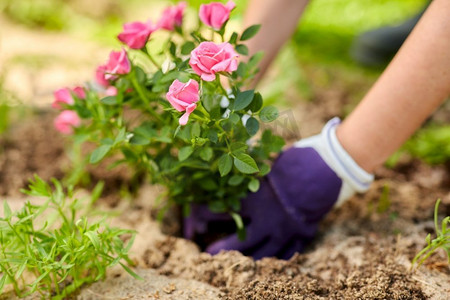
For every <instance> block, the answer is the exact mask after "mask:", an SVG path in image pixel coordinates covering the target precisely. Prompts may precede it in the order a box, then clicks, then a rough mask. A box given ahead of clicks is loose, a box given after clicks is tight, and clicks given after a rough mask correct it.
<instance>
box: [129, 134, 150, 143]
mask: <svg viewBox="0 0 450 300" xmlns="http://www.w3.org/2000/svg"><path fill="white" fill-rule="evenodd" d="M130 144H132V145H148V144H150V140H149V139H147V138H145V137H143V136H140V135H134V136H133V137H132V138H131V139H130Z"/></svg>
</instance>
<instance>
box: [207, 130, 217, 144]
mask: <svg viewBox="0 0 450 300" xmlns="http://www.w3.org/2000/svg"><path fill="white" fill-rule="evenodd" d="M207 137H208V139H209V140H210V141H211V142H212V143H214V144H215V143H217V142H218V140H219V136H218V135H217V131H215V130H214V129H210V130H209V131H208V134H207Z"/></svg>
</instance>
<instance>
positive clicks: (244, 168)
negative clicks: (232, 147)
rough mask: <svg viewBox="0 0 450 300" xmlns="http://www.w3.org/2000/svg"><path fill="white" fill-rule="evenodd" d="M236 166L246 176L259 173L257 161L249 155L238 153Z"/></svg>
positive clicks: (235, 159)
mask: <svg viewBox="0 0 450 300" xmlns="http://www.w3.org/2000/svg"><path fill="white" fill-rule="evenodd" d="M234 166H235V167H236V168H237V169H238V170H239V171H241V172H242V173H244V174H253V173H256V172H259V169H258V166H257V165H256V162H255V160H254V159H253V158H252V157H251V156H250V155H248V154H245V153H242V152H238V153H236V156H235V157H234Z"/></svg>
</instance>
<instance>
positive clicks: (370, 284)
mask: <svg viewBox="0 0 450 300" xmlns="http://www.w3.org/2000/svg"><path fill="white" fill-rule="evenodd" d="M308 105H312V104H306V106H308ZM304 109H305V107H303V108H296V109H294V114H295V116H296V118H299V119H300V120H301V118H302V117H301V116H299V114H298V113H297V112H302V111H304ZM52 117H53V115H52V113H40V114H37V115H35V116H33V117H32V118H30V119H29V120H28V121H26V122H23V123H21V124H16V125H14V126H13V128H12V130H11V131H10V132H9V134H7V135H6V136H4V137H2V138H1V139H0V145H1V149H2V152H1V155H0V166H1V168H0V179H1V181H0V192H1V194H2V195H3V196H4V198H6V199H7V200H8V201H9V202H10V203H12V206H13V207H20V205H21V203H22V202H23V201H24V198H23V197H22V196H20V194H19V193H18V190H19V189H20V188H22V187H25V185H26V182H27V179H29V178H30V177H31V176H32V174H34V173H37V174H39V175H40V176H42V177H44V178H45V179H48V178H51V177H58V178H61V177H62V175H63V170H64V168H66V167H67V166H68V164H69V159H68V158H67V157H66V156H65V154H64V151H63V149H64V139H63V138H62V137H61V136H60V135H58V134H57V133H56V132H54V131H53V129H52V125H51V120H52ZM300 122H301V121H300ZM318 127H319V126H318ZM319 128H320V127H319ZM308 130H310V129H308ZM311 131H312V129H311ZM107 175H109V177H108V176H107ZM111 176H112V178H113V179H111ZM376 176H377V180H376V182H375V183H374V184H373V185H372V187H371V189H370V191H369V192H368V193H366V194H364V195H360V196H355V197H354V198H352V199H351V200H349V201H348V202H346V203H345V204H344V205H343V206H341V207H340V208H337V209H335V210H333V211H332V212H331V213H330V214H329V215H328V216H327V218H326V219H325V220H324V221H323V222H322V226H321V229H320V231H319V234H318V236H317V238H316V240H315V241H314V243H313V244H312V245H311V246H310V247H309V248H308V249H307V251H306V253H303V254H296V255H294V256H293V257H292V258H291V259H290V260H288V261H283V260H278V259H275V258H265V259H262V260H260V261H254V260H253V259H251V258H249V257H245V256H243V255H242V254H240V253H238V252H235V251H231V252H222V253H220V254H218V255H216V256H211V255H209V254H207V253H202V252H201V251H200V250H199V247H198V246H197V245H195V244H194V243H192V242H190V241H187V240H184V239H182V238H179V237H175V236H172V235H166V234H164V233H162V230H161V224H159V223H157V222H156V221H155V220H154V215H155V213H154V207H153V205H154V200H155V198H156V195H157V194H158V193H159V192H160V191H161V188H160V187H157V186H150V185H146V184H143V185H142V187H141V189H140V192H139V195H138V196H137V197H136V198H135V199H132V200H127V201H110V199H111V198H110V197H111V195H112V194H115V195H116V196H115V199H120V196H118V194H119V190H118V189H117V188H110V189H108V195H109V196H107V197H106V198H105V200H104V201H100V203H99V206H100V208H102V209H104V210H115V211H119V212H121V215H120V217H118V218H116V219H115V220H114V221H113V225H117V226H123V227H126V228H134V229H136V230H137V231H138V232H139V234H138V236H137V239H136V242H135V244H134V246H133V248H132V250H131V256H132V258H133V260H134V261H135V262H136V264H137V272H138V273H139V274H140V275H141V276H142V277H144V281H136V280H134V279H132V278H131V277H129V276H128V275H127V274H126V273H124V272H123V271H122V270H120V269H114V270H112V271H110V272H109V275H108V276H107V278H106V279H105V280H104V281H103V282H99V283H96V284H93V285H91V286H87V287H85V288H84V289H83V290H82V292H81V293H80V294H79V295H78V296H77V297H78V298H79V299H448V295H449V294H450V269H449V266H448V264H447V263H446V257H445V254H444V253H443V252H437V253H436V254H435V255H434V256H432V258H431V259H430V260H428V261H427V262H426V263H425V264H424V265H423V266H421V267H420V268H418V269H416V270H413V271H411V260H412V258H413V257H414V255H415V254H416V253H417V252H418V251H419V250H420V249H421V248H422V247H423V246H424V245H425V240H424V239H425V236H426V235H427V234H428V233H432V232H433V221H432V220H433V219H432V216H433V208H434V203H435V201H436V199H437V198H441V199H442V201H443V203H442V204H441V207H440V215H441V216H443V215H448V214H450V193H449V190H448V181H449V173H448V171H447V169H446V168H445V167H444V166H438V167H430V166H427V165H425V164H424V163H421V162H419V161H416V160H410V159H408V160H406V161H405V162H402V163H400V164H399V165H398V166H397V167H396V168H394V169H387V168H382V169H380V170H379V171H378V172H377V174H376ZM92 178H94V181H95V180H98V179H104V180H106V184H107V186H108V185H112V186H117V183H120V184H119V185H126V184H127V182H129V180H130V176H129V174H128V172H126V171H124V170H119V171H116V173H114V172H113V175H111V172H103V173H101V172H100V173H99V174H96V175H93V176H92ZM169 220H171V223H170V226H165V227H164V228H166V229H167V228H168V227H169V230H168V231H169V232H171V233H172V234H174V233H177V232H179V231H180V230H179V229H180V227H179V225H180V224H179V223H178V222H177V218H174V217H172V218H169ZM165 232H167V230H166V231H165Z"/></svg>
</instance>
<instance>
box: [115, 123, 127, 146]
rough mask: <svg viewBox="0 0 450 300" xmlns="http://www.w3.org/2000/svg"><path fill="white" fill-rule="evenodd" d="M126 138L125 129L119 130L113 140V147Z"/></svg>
mask: <svg viewBox="0 0 450 300" xmlns="http://www.w3.org/2000/svg"><path fill="white" fill-rule="evenodd" d="M126 137H127V130H126V128H125V127H123V128H121V129H120V131H119V133H118V134H117V136H116V138H115V139H114V145H117V144H119V143H121V142H123V141H125V139H126Z"/></svg>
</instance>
